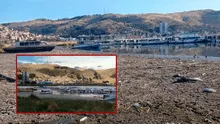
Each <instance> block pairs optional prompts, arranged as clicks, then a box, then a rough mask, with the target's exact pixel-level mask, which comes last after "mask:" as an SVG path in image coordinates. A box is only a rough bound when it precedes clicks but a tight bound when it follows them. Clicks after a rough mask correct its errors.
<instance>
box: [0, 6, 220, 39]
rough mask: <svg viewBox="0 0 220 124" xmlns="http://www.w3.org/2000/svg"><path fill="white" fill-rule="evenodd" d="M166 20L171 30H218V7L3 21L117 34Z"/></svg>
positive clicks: (151, 29) (67, 32) (20, 26)
mask: <svg viewBox="0 0 220 124" xmlns="http://www.w3.org/2000/svg"><path fill="white" fill-rule="evenodd" d="M164 21H165V22H168V23H169V27H170V28H169V30H170V32H173V33H177V32H181V31H190V32H204V31H207V32H210V33H215V32H220V23H219V22H220V11H214V10H196V11H187V12H177V13H168V14H158V13H149V14H129V15H121V14H104V15H92V16H89V15H85V16H78V17H74V18H64V19H59V20H49V19H37V20H31V21H27V22H15V23H7V24H3V25H4V26H7V27H9V28H13V29H16V30H20V31H29V32H31V33H36V34H44V35H48V34H50V35H51V34H52V35H60V36H63V37H69V36H72V37H76V36H78V35H82V34H87V35H88V34H94V35H101V34H118V33H121V34H123V33H128V32H136V33H140V34H144V33H156V32H159V23H160V22H164Z"/></svg>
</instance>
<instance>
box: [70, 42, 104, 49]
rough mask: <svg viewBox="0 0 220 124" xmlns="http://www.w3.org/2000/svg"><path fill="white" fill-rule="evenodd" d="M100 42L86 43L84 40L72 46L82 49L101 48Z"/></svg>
mask: <svg viewBox="0 0 220 124" xmlns="http://www.w3.org/2000/svg"><path fill="white" fill-rule="evenodd" d="M99 48H100V44H98V43H85V42H83V41H81V42H79V43H78V44H75V45H73V46H72V49H82V50H99Z"/></svg>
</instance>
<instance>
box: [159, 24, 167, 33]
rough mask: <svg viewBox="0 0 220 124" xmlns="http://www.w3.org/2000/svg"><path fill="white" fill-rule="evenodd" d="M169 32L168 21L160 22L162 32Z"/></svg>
mask: <svg viewBox="0 0 220 124" xmlns="http://www.w3.org/2000/svg"><path fill="white" fill-rule="evenodd" d="M167 33H168V23H167V22H161V23H160V34H161V35H163V34H167Z"/></svg>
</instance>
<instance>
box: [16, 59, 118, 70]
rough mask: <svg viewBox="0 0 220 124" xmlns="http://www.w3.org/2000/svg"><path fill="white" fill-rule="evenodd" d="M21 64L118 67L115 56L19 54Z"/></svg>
mask: <svg viewBox="0 0 220 124" xmlns="http://www.w3.org/2000/svg"><path fill="white" fill-rule="evenodd" d="M18 63H19V64H21V63H22V64H48V63H49V64H57V65H60V66H67V67H70V68H75V67H79V68H87V69H95V70H101V69H109V68H116V57H115V56H18Z"/></svg>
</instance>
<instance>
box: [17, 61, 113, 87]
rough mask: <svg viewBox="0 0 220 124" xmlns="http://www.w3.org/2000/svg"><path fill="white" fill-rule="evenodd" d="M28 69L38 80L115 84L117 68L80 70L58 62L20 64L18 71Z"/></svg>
mask: <svg viewBox="0 0 220 124" xmlns="http://www.w3.org/2000/svg"><path fill="white" fill-rule="evenodd" d="M24 71H27V72H29V73H30V74H34V75H35V77H34V78H35V79H37V80H50V81H52V82H54V83H57V84H60V83H72V82H79V83H85V82H86V83H103V82H106V81H108V82H109V83H110V84H115V81H116V79H115V77H112V76H113V75H115V68H111V69H104V70H89V69H87V70H85V69H84V70H79V69H75V68H69V67H66V66H59V65H56V64H41V65H40V66H38V65H36V64H18V73H19V74H21V72H24Z"/></svg>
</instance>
